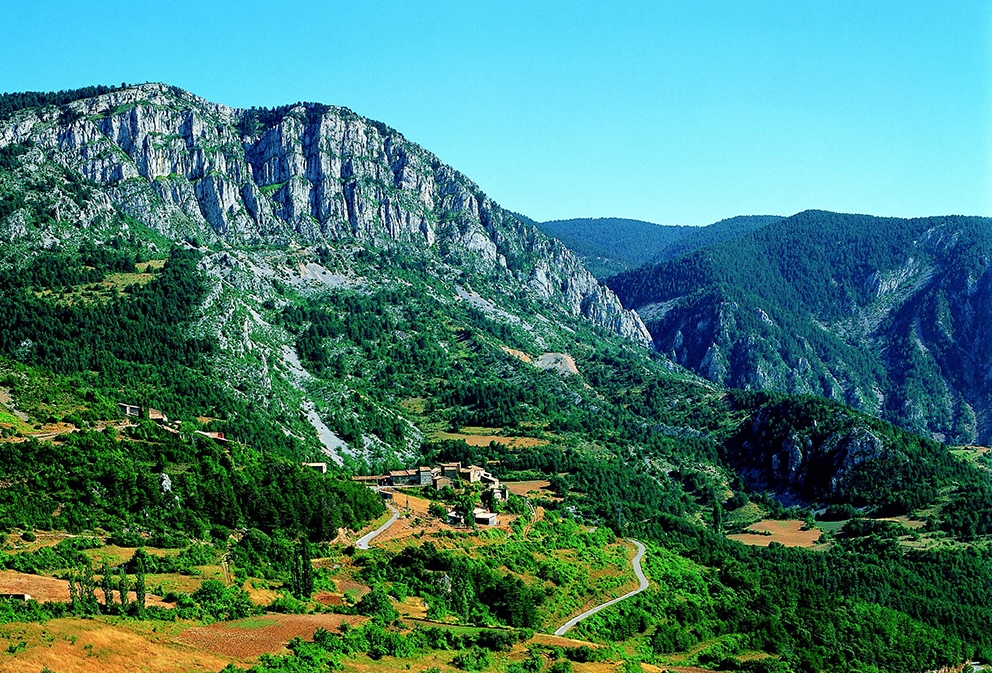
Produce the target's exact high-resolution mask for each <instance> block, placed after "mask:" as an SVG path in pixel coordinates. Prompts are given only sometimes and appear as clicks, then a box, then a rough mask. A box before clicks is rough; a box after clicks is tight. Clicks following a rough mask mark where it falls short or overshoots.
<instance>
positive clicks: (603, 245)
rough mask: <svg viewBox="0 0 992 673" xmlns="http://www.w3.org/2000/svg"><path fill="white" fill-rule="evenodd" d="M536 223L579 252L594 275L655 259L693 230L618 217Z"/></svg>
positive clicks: (619, 270)
mask: <svg viewBox="0 0 992 673" xmlns="http://www.w3.org/2000/svg"><path fill="white" fill-rule="evenodd" d="M535 226H537V228H538V229H540V230H541V231H543V232H544V233H545V234H547V235H548V236H551V237H552V238H556V239H558V240H559V241H561V242H562V243H564V244H565V245H566V246H567V247H568V249H569V250H571V251H572V252H574V253H575V254H576V255H579V256H580V257H581V258H582V261H583V263H584V264H585V266H586V268H587V269H589V271H590V272H591V273H592V274H593V275H595V276H596V277H597V278H605V277H607V276H612V275H614V274H616V273H620V272H621V271H626V270H627V269H633V268H636V267H639V266H641V265H643V264H647V263H648V262H651V261H654V259H655V258H656V257H657V256H658V253H659V251H661V250H664V249H666V248H668V247H669V246H671V245H672V244H674V243H676V242H677V241H679V240H681V239H682V238H684V237H685V236H686V235H688V234H689V233H690V231H691V230H692V228H691V227H672V226H664V225H661V224H652V223H651V222H643V221H641V220H629V219H624V218H619V217H601V218H595V219H593V218H578V219H570V220H551V221H549V222H536V223H535Z"/></svg>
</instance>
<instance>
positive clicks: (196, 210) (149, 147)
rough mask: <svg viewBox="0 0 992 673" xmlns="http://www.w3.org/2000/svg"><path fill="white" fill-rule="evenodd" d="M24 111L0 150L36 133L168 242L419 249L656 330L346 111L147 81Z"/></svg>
mask: <svg viewBox="0 0 992 673" xmlns="http://www.w3.org/2000/svg"><path fill="white" fill-rule="evenodd" d="M68 111H69V114H68V115H67V114H66V110H62V111H60V110H58V109H55V108H43V109H41V110H40V111H39V110H33V111H22V112H20V113H18V114H16V115H15V116H14V118H13V119H11V120H9V121H7V122H3V123H0V146H2V145H7V144H10V143H15V142H23V141H32V142H34V143H35V145H36V146H37V147H40V148H41V149H42V150H43V151H46V152H50V153H52V154H53V156H54V157H55V158H56V160H57V161H58V162H60V163H62V164H63V165H65V166H68V167H71V168H73V169H75V170H78V171H79V172H80V173H82V175H83V176H85V177H86V178H89V179H90V180H93V181H95V182H96V183H98V184H99V185H101V186H102V187H104V188H105V189H106V194H107V195H108V196H109V198H110V199H111V200H112V201H113V203H114V204H115V205H116V206H117V207H119V208H120V209H122V210H123V211H124V212H126V213H127V214H128V215H130V216H131V217H133V218H135V219H136V220H138V221H139V222H141V223H143V224H145V225H147V226H148V227H150V228H151V229H153V230H155V231H157V232H159V233H160V234H162V235H163V236H165V237H166V238H168V239H171V240H174V241H182V240H186V241H195V242H197V243H200V244H208V243H210V244H217V243H226V244H230V245H288V244H290V243H297V244H300V245H303V246H312V245H319V244H321V243H327V242H342V241H344V242H346V241H354V242H356V243H358V244H361V245H363V246H368V247H380V248H384V247H385V248H391V247H397V246H404V245H407V246H417V247H419V248H422V249H428V250H433V251H436V253H437V254H438V255H439V256H440V258H441V259H442V260H444V261H445V262H447V263H450V264H452V265H454V266H458V267H461V268H468V269H471V270H472V271H475V272H481V273H485V274H496V275H501V276H503V277H505V280H506V282H507V284H510V285H519V284H522V285H524V286H526V287H527V288H529V289H530V290H532V291H533V292H535V293H536V294H537V295H539V296H540V297H542V298H543V299H547V300H550V301H551V302H553V303H555V304H557V305H558V306H560V307H562V308H564V309H566V310H567V311H569V312H570V313H571V314H573V315H576V316H579V315H581V316H585V317H586V318H588V319H589V320H591V321H593V322H594V323H596V324H597V325H600V326H602V327H604V328H607V329H610V330H612V331H614V332H616V333H618V334H620V335H622V336H624V337H626V338H628V339H631V340H633V341H635V342H637V343H639V344H642V345H645V346H648V345H650V343H651V341H650V335H649V334H648V332H647V329H646V328H645V327H644V324H643V323H642V322H641V320H640V318H639V317H638V316H637V314H636V313H635V312H634V311H630V310H626V309H624V307H623V306H622V305H621V304H620V302H619V300H618V299H617V297H616V296H615V295H614V294H613V292H612V291H611V290H609V289H607V288H604V287H603V286H601V285H600V284H599V283H598V281H597V280H596V279H595V278H594V277H593V276H592V275H591V274H589V273H588V272H587V271H586V270H585V269H584V268H583V267H582V265H581V263H580V262H579V260H578V259H577V258H576V257H575V256H574V255H573V254H572V253H571V252H570V251H568V250H567V249H566V248H565V247H564V246H563V245H561V244H560V243H558V242H557V241H555V240H552V239H548V238H547V237H546V236H544V235H543V234H541V233H540V232H539V231H537V230H536V229H535V228H533V227H531V226H528V225H525V224H523V223H522V222H520V221H519V220H518V219H517V218H516V217H514V216H513V215H511V214H510V213H509V212H507V211H506V210H504V209H503V208H501V207H500V206H498V205H497V204H495V203H493V202H492V201H491V200H490V199H489V198H488V197H487V196H486V195H485V194H484V193H482V191H481V190H480V189H479V188H478V187H477V186H476V185H475V184H474V183H472V182H471V181H470V180H469V179H468V178H466V177H465V176H463V175H461V174H460V173H458V172H457V171H455V170H454V169H452V168H451V167H449V166H447V165H445V164H443V163H441V161H440V160H439V159H438V158H437V157H436V156H434V155H433V154H431V153H429V152H427V151H426V150H424V149H423V148H421V147H420V146H418V145H416V144H414V143H411V142H409V141H407V140H406V139H405V138H404V137H403V136H402V135H400V134H399V133H397V132H396V131H394V130H392V129H390V128H389V127H386V126H385V125H383V124H380V123H378V122H374V121H371V120H369V119H365V118H363V117H360V116H358V115H356V114H354V113H353V112H351V111H350V110H347V109H345V108H339V107H330V106H325V105H319V104H309V103H308V104H298V105H295V106H288V107H285V108H280V109H278V110H275V111H272V110H267V111H261V112H260V111H257V110H236V109H232V108H228V107H225V106H223V105H216V104H213V103H209V102H207V101H205V100H203V99H200V98H197V97H195V96H193V95H191V94H189V93H187V92H185V91H182V90H180V89H177V88H175V87H170V86H166V85H163V84H145V85H141V86H136V87H131V88H126V89H120V90H117V91H114V92H111V93H108V94H105V95H102V96H97V97H94V98H89V99H84V100H80V101H76V102H74V103H71V104H70V105H69V106H68Z"/></svg>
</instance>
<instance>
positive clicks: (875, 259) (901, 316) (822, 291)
mask: <svg viewBox="0 0 992 673" xmlns="http://www.w3.org/2000/svg"><path fill="white" fill-rule="evenodd" d="M990 263H992V220H989V219H986V218H973V217H958V216H952V217H931V218H919V219H895V218H877V217H869V216H865V215H842V214H836V213H827V212H820V211H807V212H803V213H799V214H798V215H794V216H792V217H789V218H786V219H783V220H781V221H779V222H776V223H773V224H769V225H767V226H765V227H763V228H761V229H759V230H757V231H754V232H752V233H751V234H749V235H747V236H744V237H742V238H738V239H734V240H732V241H728V242H725V243H722V244H719V245H715V246H711V247H708V248H705V249H702V250H698V251H696V252H694V253H692V254H689V255H686V256H683V257H681V258H678V259H674V260H669V261H667V262H663V263H661V264H658V265H655V266H652V267H648V268H644V269H638V270H635V271H631V272H626V273H624V274H620V275H618V276H616V277H615V278H612V279H610V281H609V284H610V286H611V287H612V288H613V289H615V290H616V291H617V293H618V294H619V295H620V297H621V298H622V299H623V301H624V302H625V305H627V306H630V307H635V308H637V309H638V311H639V313H640V314H641V315H642V316H644V318H645V321H646V322H647V324H648V326H649V329H650V330H651V333H652V336H653V337H654V342H655V346H656V348H658V350H659V351H661V352H662V353H666V354H668V355H669V357H671V358H672V359H673V360H674V361H676V362H678V363H679V364H681V365H683V366H685V367H688V368H689V369H691V370H693V371H695V372H697V373H698V374H700V375H701V376H704V377H706V378H707V379H709V380H711V381H718V382H720V383H723V384H725V385H728V386H732V387H738V388H745V389H760V390H777V391H784V392H793V393H811V394H816V395H823V396H825V397H829V398H833V399H838V400H843V401H844V402H846V403H847V404H850V405H852V406H854V407H855V408H858V409H862V410H864V411H866V412H868V413H870V414H872V415H876V416H880V417H883V418H887V419H888V420H890V421H892V422H894V423H897V424H899V425H902V426H903V427H905V428H908V429H910V430H912V431H914V432H921V433H925V434H929V435H930V436H932V437H935V438H938V439H941V440H944V441H948V442H953V443H970V442H975V441H979V442H988V441H989V439H990V438H992V398H990V396H989V393H988V390H989V386H988V380H987V376H986V374H985V372H987V371H989V370H990V365H992V346H990V343H989V340H988V337H987V330H986V329H985V328H984V326H985V324H986V322H987V317H988V316H987V314H988V310H989V309H988V307H989V305H990V300H992V289H990V282H992V281H990V278H992V275H990Z"/></svg>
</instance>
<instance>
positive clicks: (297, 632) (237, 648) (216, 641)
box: [176, 614, 367, 662]
mask: <svg viewBox="0 0 992 673" xmlns="http://www.w3.org/2000/svg"><path fill="white" fill-rule="evenodd" d="M366 619H367V618H366V617H360V616H357V615H334V614H319V615H272V614H269V615H260V616H258V617H248V618H247V619H239V620H238V621H234V622H218V623H215V624H210V625H208V626H194V627H192V628H189V629H186V630H185V631H183V632H182V633H180V634H179V635H178V636H177V637H176V641H177V642H180V643H183V644H186V645H189V646H191V647H194V648H196V649H197V650H199V651H202V652H207V653H209V654H214V655H220V656H223V657H231V658H232V659H238V660H241V661H245V662H247V661H252V660H254V659H255V658H256V657H258V656H260V655H262V654H266V653H269V654H279V653H285V652H286V650H285V648H284V645H285V644H286V643H288V642H289V641H290V640H292V639H293V638H296V637H300V638H303V639H305V640H312V639H313V634H314V633H315V632H316V631H317V629H326V630H328V631H335V632H336V631H337V630H338V627H339V626H341V624H344V623H347V624H351V625H355V624H359V623H361V622H363V621H365V620H366Z"/></svg>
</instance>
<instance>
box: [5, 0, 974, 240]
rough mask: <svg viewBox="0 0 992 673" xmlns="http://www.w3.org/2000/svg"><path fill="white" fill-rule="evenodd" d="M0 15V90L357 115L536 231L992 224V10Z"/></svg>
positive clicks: (96, 8) (287, 9) (461, 9)
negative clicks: (971, 217) (137, 94)
mask: <svg viewBox="0 0 992 673" xmlns="http://www.w3.org/2000/svg"><path fill="white" fill-rule="evenodd" d="M4 4H5V8H4V15H5V16H4V23H5V24H6V25H5V28H6V29H5V30H4V31H3V40H0V90H3V91H22V90H52V89H64V88H73V87H78V86H84V85H87V84H97V83H104V84H110V83H120V82H122V81H127V82H143V81H164V82H168V83H170V84H175V85H177V86H181V87H183V88H186V89H189V90H190V91H192V92H194V93H196V94H198V95H201V96H203V97H205V98H207V99H210V100H213V101H216V102H220V103H226V104H228V105H233V106H239V107H247V106H251V105H260V106H261V105H264V106H274V105H279V104H283V103H290V102H295V101H298V100H316V101H320V102H324V103H331V104H337V105H345V106H347V107H350V108H352V109H353V110H355V111H356V112H358V113H360V114H363V115H366V116H369V117H372V118H374V119H378V120H380V121H383V122H385V123H387V124H389V125H390V126H392V127H394V128H396V129H398V130H399V131H401V132H403V133H404V134H405V135H406V136H407V138H409V139H411V140H413V141H416V142H419V143H420V144H422V145H424V146H425V147H427V148H428V149H430V150H431V151H433V152H435V153H436V154H437V155H438V156H440V157H441V159H442V160H444V161H446V162H447V163H450V164H452V165H453V166H455V167H456V168H457V169H459V170H461V171H462V172H464V173H466V174H467V175H469V176H470V177H471V178H473V179H474V180H475V181H476V182H477V183H478V184H479V185H480V186H481V187H482V188H483V189H484V190H485V191H486V192H487V193H489V194H490V196H492V197H493V198H494V199H495V200H497V201H498V202H500V203H501V204H502V205H504V206H506V207H508V208H511V209H513V210H517V211H519V212H522V213H524V214H527V215H529V216H531V217H534V218H535V219H539V220H546V219H557V218H565V217H606V216H616V217H631V218H638V219H645V220H649V221H652V222H659V223H663V224H707V223H709V222H713V221H716V220H719V219H721V218H724V217H730V216H733V215H738V214H763V213H773V214H791V213H794V212H797V211H800V210H804V209H806V208H823V209H828V210H836V211H844V212H862V213H872V214H877V215H898V216H917V215H932V214H950V213H961V214H976V215H978V214H981V215H992V95H990V93H992V92H990V89H992V46H990V37H992V3H988V2H979V1H973V2H954V1H953V0H952V1H948V2H939V3H937V2H916V1H910V2H905V1H899V2H875V1H871V0H865V1H861V2H849V1H844V0H832V1H824V2H819V1H802V2H796V1H795V0H789V1H761V0H749V1H747V2H743V1H737V2H730V1H727V2H706V1H700V2H675V1H673V2H667V1H658V0H656V1H654V2H626V3H623V2H615V3H607V2H582V1H581V0H571V1H569V2H533V3H522V2H487V3H481V2H467V1H461V2H444V1H432V0H418V1H416V2H414V1H410V2H384V1H383V2H377V1H369V2H361V1H356V2H349V3H341V2H314V3H303V2H267V3H260V2H251V1H249V2H237V3H234V2H196V3H193V2H172V3H154V6H151V4H152V3H148V5H149V6H148V7H146V6H145V4H144V3H135V2H103V1H100V0H94V1H92V2H86V3H82V2H79V3H71V4H70V3H67V2H64V1H63V2H49V1H44V0H42V1H35V2H31V3H27V2H19V3H14V2H7V3H4ZM525 5H530V6H525Z"/></svg>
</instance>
